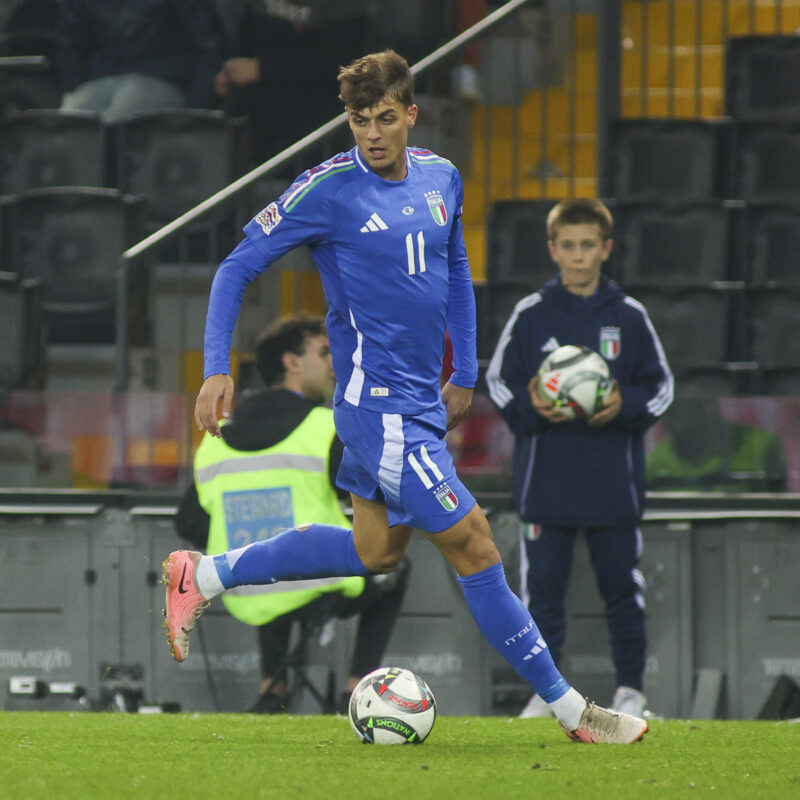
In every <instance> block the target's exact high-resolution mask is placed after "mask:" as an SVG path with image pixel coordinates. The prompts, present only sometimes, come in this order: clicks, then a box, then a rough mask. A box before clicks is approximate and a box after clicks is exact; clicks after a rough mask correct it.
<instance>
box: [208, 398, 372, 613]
mask: <svg viewBox="0 0 800 800" xmlns="http://www.w3.org/2000/svg"><path fill="white" fill-rule="evenodd" d="M335 433H336V430H335V428H334V425H333V412H332V411H331V410H330V409H328V408H324V407H319V408H314V409H312V411H311V412H310V413H309V414H308V416H307V417H306V418H305V419H304V420H303V421H302V422H301V423H300V425H298V426H297V427H296V428H295V429H294V430H293V431H292V432H291V433H290V434H289V435H288V436H287V437H286V438H285V439H283V440H282V441H280V442H278V443H277V444H275V445H273V446H272V447H267V448H266V449H264V450H247V451H242V450H234V449H233V448H232V447H229V446H228V445H227V444H226V443H225V441H224V440H223V439H221V438H216V437H213V436H211V435H209V434H208V433H207V434H206V435H205V436H204V437H203V440H202V442H201V443H200V447H199V448H198V450H197V455H196V456H195V461H194V476H195V485H196V486H197V496H198V498H199V500H200V505H201V506H202V507H203V508H204V509H205V511H206V513H207V514H208V515H209V517H210V518H211V520H210V524H209V530H208V547H207V552H208V553H209V555H216V554H218V553H223V552H225V551H226V550H231V549H234V548H237V547H243V546H244V545H247V544H250V543H251V542H255V541H258V540H260V539H268V538H270V537H272V536H275V535H276V534H277V533H280V532H281V531H282V530H285V529H286V528H292V527H294V526H296V525H301V524H303V523H306V522H317V523H323V524H326V525H340V526H342V527H347V528H349V527H351V526H350V522H349V521H348V519H347V517H346V516H345V515H344V514H343V513H342V511H341V509H340V508H339V503H338V500H337V497H336V492H335V491H334V489H333V487H332V486H331V484H330V480H329V477H328V461H329V456H330V447H331V442H332V441H333V437H334V435H335ZM363 591H364V578H363V577H361V576H353V577H348V578H316V579H309V580H300V581H279V582H278V583H273V584H266V585H264V586H239V587H236V588H234V589H230V590H229V591H227V592H226V593H225V594H224V595H223V596H222V600H223V602H224V603H225V606H226V607H227V609H228V611H229V612H230V613H231V614H232V615H233V616H234V617H236V618H237V619H239V620H241V621H242V622H246V623H248V624H249V625H263V624H265V623H267V622H269V621H270V620H273V619H275V618H276V617H279V616H281V615H283V614H286V613H288V612H289V611H293V610H294V609H296V608H301V607H302V606H305V605H307V604H308V603H310V602H311V601H312V600H314V599H315V598H316V597H318V596H319V595H321V594H323V593H325V592H341V593H342V594H344V595H346V596H347V597H358V596H359V595H360V594H361V593H362V592H363Z"/></svg>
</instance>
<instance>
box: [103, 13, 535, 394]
mask: <svg viewBox="0 0 800 800" xmlns="http://www.w3.org/2000/svg"><path fill="white" fill-rule="evenodd" d="M531 2H533V0H509V2H507V3H506V4H505V5H503V6H501V7H500V8H498V9H497V10H496V11H493V12H492V13H491V14H489V15H487V16H486V17H484V18H483V19H482V20H480V21H479V22H477V23H475V25H473V26H472V27H470V28H467V30H465V31H463V32H462V33H460V34H458V35H457V36H455V37H454V38H453V39H451V40H450V41H449V42H446V43H445V44H443V45H442V46H441V47H439V48H437V49H436V50H434V51H433V52H432V53H430V54H429V55H427V56H425V58H423V59H421V60H420V61H418V62H417V63H416V64H414V65H413V66H412V67H411V73H412V74H413V75H418V74H419V73H421V72H423V71H424V70H426V69H428V67H431V66H433V65H434V64H437V63H438V62H440V61H442V60H443V59H445V58H447V57H448V56H449V55H451V54H452V53H453V52H455V51H456V50H459V49H460V48H462V47H463V46H464V45H466V44H468V43H469V42H471V41H472V40H473V39H475V38H477V37H478V36H480V35H481V34H483V33H484V32H486V31H488V30H489V29H490V28H493V27H494V26H495V25H496V24H497V23H499V22H500V21H502V20H503V19H505V18H506V17H507V16H508V15H509V14H512V13H514V12H515V11H517V10H518V9H520V8H521V7H522V6H524V5H527V4H529V3H531ZM345 121H346V116H345V114H337V115H336V116H335V117H334V118H333V119H331V120H329V121H328V122H326V123H325V124H324V125H321V126H320V127H319V128H317V129H316V130H315V131H313V132H312V133H310V134H308V136H304V137H303V138H302V139H300V140H298V141H297V142H295V143H294V144H293V145H290V146H289V147H287V148H286V149H285V150H282V151H281V152H280V153H278V154H277V155H275V156H273V157H272V158H270V159H268V160H267V161H265V162H264V163H263V164H261V165H260V166H258V167H256V168H255V169H253V170H251V171H250V172H248V173H246V174H245V175H243V176H242V177H241V178H239V179H237V180H235V181H234V182H233V183H231V184H230V185H229V186H226V187H225V188H224V189H221V190H220V191H218V192H217V193H216V194H213V195H211V197H209V198H207V199H206V200H204V201H203V202H202V203H200V204H199V205H197V206H195V207H194V208H192V209H190V210H189V211H187V212H186V213H184V214H181V216H179V217H178V218H177V219H174V220H173V221H172V222H170V223H168V224H167V225H165V226H164V227H163V228H160V229H159V230H157V231H155V232H154V233H152V234H150V236H148V237H147V238H145V239H143V240H142V241H141V242H139V243H138V244H135V245H133V247H130V248H129V249H127V250H126V251H125V252H124V253H122V255H121V257H120V265H119V269H118V270H117V276H116V281H117V292H116V300H117V302H116V311H117V313H116V388H117V391H125V390H126V389H127V388H128V372H129V359H128V312H129V309H128V276H129V271H130V265H131V262H132V261H133V260H134V259H136V258H138V257H139V256H141V255H142V254H143V253H146V252H147V251H149V250H151V249H152V248H153V247H155V246H156V245H158V244H160V243H161V242H163V241H165V240H166V239H168V238H170V237H171V236H172V235H173V234H175V233H177V232H178V231H180V230H182V229H183V228H185V227H186V226H187V225H190V224H191V223H192V222H194V221H195V220H197V219H199V218H200V217H202V216H203V215H204V214H206V213H207V212H208V211H210V210H211V209H213V208H216V207H217V206H219V205H220V204H222V203H224V202H225V201H226V200H229V199H230V198H232V197H234V196H235V195H237V194H238V193H239V192H241V191H242V190H243V189H246V188H247V187H249V186H251V185H252V184H253V183H254V182H255V181H257V180H258V179H259V178H262V177H264V176H265V175H266V174H268V173H269V172H271V171H272V170H273V169H275V168H276V167H279V166H282V165H283V164H285V163H286V162H287V161H288V160H289V159H290V158H292V157H293V156H295V155H297V154H298V153H300V152H302V151H303V150H305V149H306V148H307V147H310V146H311V145H313V144H316V143H317V142H318V141H320V140H321V139H323V138H324V137H325V136H327V135H328V134H330V133H332V132H333V131H335V130H336V129H337V128H339V127H340V126H341V125H343V124H344V122H345Z"/></svg>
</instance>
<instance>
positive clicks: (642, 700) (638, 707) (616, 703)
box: [611, 686, 647, 719]
mask: <svg viewBox="0 0 800 800" xmlns="http://www.w3.org/2000/svg"><path fill="white" fill-rule="evenodd" d="M646 708H647V698H646V697H645V696H644V695H643V694H642V693H641V692H640V691H639V690H638V689H634V688H633V687H631V686H620V687H618V689H617V691H616V692H614V700H613V702H612V703H611V709H612V711H619V712H620V713H621V714H630V715H631V716H633V717H642V718H643V719H644V716H645V709H646Z"/></svg>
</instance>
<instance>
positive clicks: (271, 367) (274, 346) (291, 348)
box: [256, 314, 328, 386]
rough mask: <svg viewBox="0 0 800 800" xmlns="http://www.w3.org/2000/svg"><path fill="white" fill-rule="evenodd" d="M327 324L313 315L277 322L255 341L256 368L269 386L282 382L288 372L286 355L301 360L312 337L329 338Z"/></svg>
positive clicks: (297, 316) (287, 318)
mask: <svg viewBox="0 0 800 800" xmlns="http://www.w3.org/2000/svg"><path fill="white" fill-rule="evenodd" d="M327 333H328V331H327V330H326V328H325V320H324V319H322V317H313V316H311V315H310V314H297V315H295V316H292V317H282V318H281V319H279V320H276V321H275V322H273V323H272V324H271V325H269V326H268V327H267V328H265V329H264V331H263V332H262V333H261V334H260V335H259V337H258V339H257V340H256V365H257V366H258V373H259V375H261V379H262V380H263V381H264V383H266V384H267V386H274V385H275V384H276V383H279V382H280V381H282V380H283V377H284V375H285V374H286V369H285V368H284V366H283V354H284V353H294V354H295V355H298V356H301V355H303V353H305V351H306V346H307V340H308V337H309V336H326V335H327Z"/></svg>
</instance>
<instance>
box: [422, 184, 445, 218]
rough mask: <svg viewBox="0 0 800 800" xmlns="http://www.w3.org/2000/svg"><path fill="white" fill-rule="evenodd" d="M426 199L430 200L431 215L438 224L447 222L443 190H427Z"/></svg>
mask: <svg viewBox="0 0 800 800" xmlns="http://www.w3.org/2000/svg"><path fill="white" fill-rule="evenodd" d="M425 199H426V200H427V201H428V208H429V209H430V210H431V216H432V217H433V220H434V222H435V223H436V224H437V225H446V224H447V207H446V206H445V204H444V198H443V197H442V193H441V192H425Z"/></svg>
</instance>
